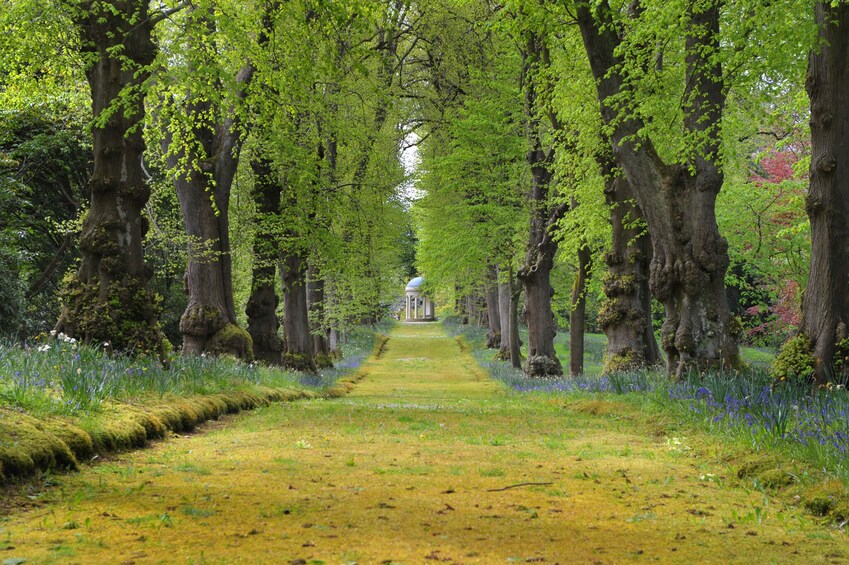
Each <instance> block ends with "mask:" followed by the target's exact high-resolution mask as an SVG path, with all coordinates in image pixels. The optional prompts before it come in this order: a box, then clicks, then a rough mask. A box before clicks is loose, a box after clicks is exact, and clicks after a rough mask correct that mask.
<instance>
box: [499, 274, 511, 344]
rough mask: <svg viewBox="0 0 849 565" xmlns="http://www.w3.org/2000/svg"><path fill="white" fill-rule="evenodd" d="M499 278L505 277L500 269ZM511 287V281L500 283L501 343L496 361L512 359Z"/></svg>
mask: <svg viewBox="0 0 849 565" xmlns="http://www.w3.org/2000/svg"><path fill="white" fill-rule="evenodd" d="M498 270H499V276H500V277H503V276H504V274H503V273H502V269H501V268H500V267H499V269H498ZM510 286H511V281H504V280H499V281H498V315H499V317H500V323H501V343H500V344H499V347H498V354H497V355H496V356H495V358H496V359H504V360H506V359H510Z"/></svg>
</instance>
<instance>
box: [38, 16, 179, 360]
mask: <svg viewBox="0 0 849 565" xmlns="http://www.w3.org/2000/svg"><path fill="white" fill-rule="evenodd" d="M103 6H104V7H103V8H102V9H97V8H96V7H95V6H91V7H90V9H88V10H87V11H84V12H81V16H80V19H79V20H77V21H76V25H77V28H78V29H79V32H80V37H81V41H82V50H83V52H84V53H85V54H89V55H91V57H92V60H93V62H92V63H91V66H90V67H89V68H88V69H87V71H86V77H87V79H88V83H89V85H90V86H91V98H92V113H93V115H94V116H95V117H96V118H101V117H105V116H108V117H107V118H106V119H105V122H103V123H102V125H95V126H93V127H92V135H93V150H94V168H93V172H92V177H91V181H90V188H91V206H90V208H89V210H88V213H87V214H86V216H85V220H84V222H83V228H82V235H81V237H80V254H81V257H82V260H81V262H80V268H79V270H78V271H77V273H76V274H75V275H74V276H73V278H72V279H71V280H70V281H69V282H68V283H67V284H66V286H65V288H64V290H63V293H62V302H63V308H62V313H61V315H60V318H59V321H58V322H57V324H56V327H55V329H56V331H57V332H64V333H66V334H67V335H69V336H73V337H75V338H77V339H79V340H81V341H83V342H85V343H101V342H107V341H108V342H109V343H110V344H111V347H112V349H113V350H117V351H125V352H132V353H139V354H144V353H149V354H153V355H158V356H163V355H164V336H163V334H162V331H161V329H160V326H159V313H160V309H159V306H158V305H157V300H156V297H155V295H154V293H153V292H151V291H150V289H149V288H148V282H149V280H150V277H151V274H152V270H151V269H150V267H148V266H147V265H145V262H144V253H143V247H142V240H143V238H144V236H145V233H146V232H147V227H148V226H147V220H146V219H145V218H144V217H143V216H142V210H143V209H144V206H145V204H146V203H147V201H148V198H149V197H150V188H149V187H148V185H147V182H146V181H145V176H144V172H143V170H142V156H143V154H144V150H145V144H144V139H143V137H142V128H141V127H137V126H138V124H139V122H140V121H141V120H142V119H143V117H144V96H143V95H142V94H141V92H140V88H141V85H142V84H143V83H144V82H145V81H146V80H147V79H148V78H149V77H150V69H149V68H148V67H149V65H150V64H151V63H152V62H153V58H154V55H155V53H156V49H155V46H154V44H153V42H152V41H151V31H152V22H151V19H150V16H149V14H148V6H147V3H146V2H103ZM106 6H108V7H109V9H108V10H107V9H106V8H105V7H106ZM119 100H120V103H119V102H118V101H119ZM113 106H114V107H113Z"/></svg>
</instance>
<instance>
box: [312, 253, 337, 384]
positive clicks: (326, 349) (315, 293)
mask: <svg viewBox="0 0 849 565" xmlns="http://www.w3.org/2000/svg"><path fill="white" fill-rule="evenodd" d="M324 288H325V287H324V278H322V275H321V272H320V271H319V269H318V268H316V267H315V266H314V265H313V264H310V265H309V267H308V269H307V299H308V302H309V318H310V333H311V334H312V339H313V351H314V353H315V364H316V367H318V368H319V369H323V368H328V367H332V366H333V356H332V354H331V351H330V343H329V341H328V338H329V336H330V332H329V328H328V327H327V323H326V321H325V320H326V316H325V308H326V304H325V300H326V296H325V292H324Z"/></svg>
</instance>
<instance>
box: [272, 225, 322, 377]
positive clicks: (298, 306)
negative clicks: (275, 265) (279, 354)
mask: <svg viewBox="0 0 849 565" xmlns="http://www.w3.org/2000/svg"><path fill="white" fill-rule="evenodd" d="M289 243H290V245H284V247H283V248H281V251H280V277H281V280H282V282H283V335H284V340H285V344H286V347H285V350H284V351H283V365H284V366H285V367H287V368H289V369H293V370H295V371H308V372H312V373H314V372H316V371H317V370H318V368H317V367H316V363H315V344H314V343H313V339H312V334H311V333H310V322H309V305H308V303H307V257H306V255H307V254H306V251H305V250H304V249H302V248H301V247H300V245H299V244H298V242H297V241H292V239H290V242H289Z"/></svg>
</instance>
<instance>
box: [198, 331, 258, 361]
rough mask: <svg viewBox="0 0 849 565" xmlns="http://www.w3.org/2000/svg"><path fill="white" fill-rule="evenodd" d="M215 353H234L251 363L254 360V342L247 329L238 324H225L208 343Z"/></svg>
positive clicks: (207, 348) (208, 346) (208, 348)
mask: <svg viewBox="0 0 849 565" xmlns="http://www.w3.org/2000/svg"><path fill="white" fill-rule="evenodd" d="M206 350H207V351H208V352H209V353H211V354H213V355H233V356H235V357H237V358H239V359H242V360H244V361H247V362H248V363H250V362H251V361H253V360H254V342H253V338H251V334H249V333H248V332H247V330H245V329H243V328H240V327H239V326H237V325H236V324H225V325H224V326H223V327H222V328H221V329H220V330H218V331H217V332H215V335H213V336H212V337H211V338H210V339H209V342H208V343H207V344H206Z"/></svg>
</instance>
